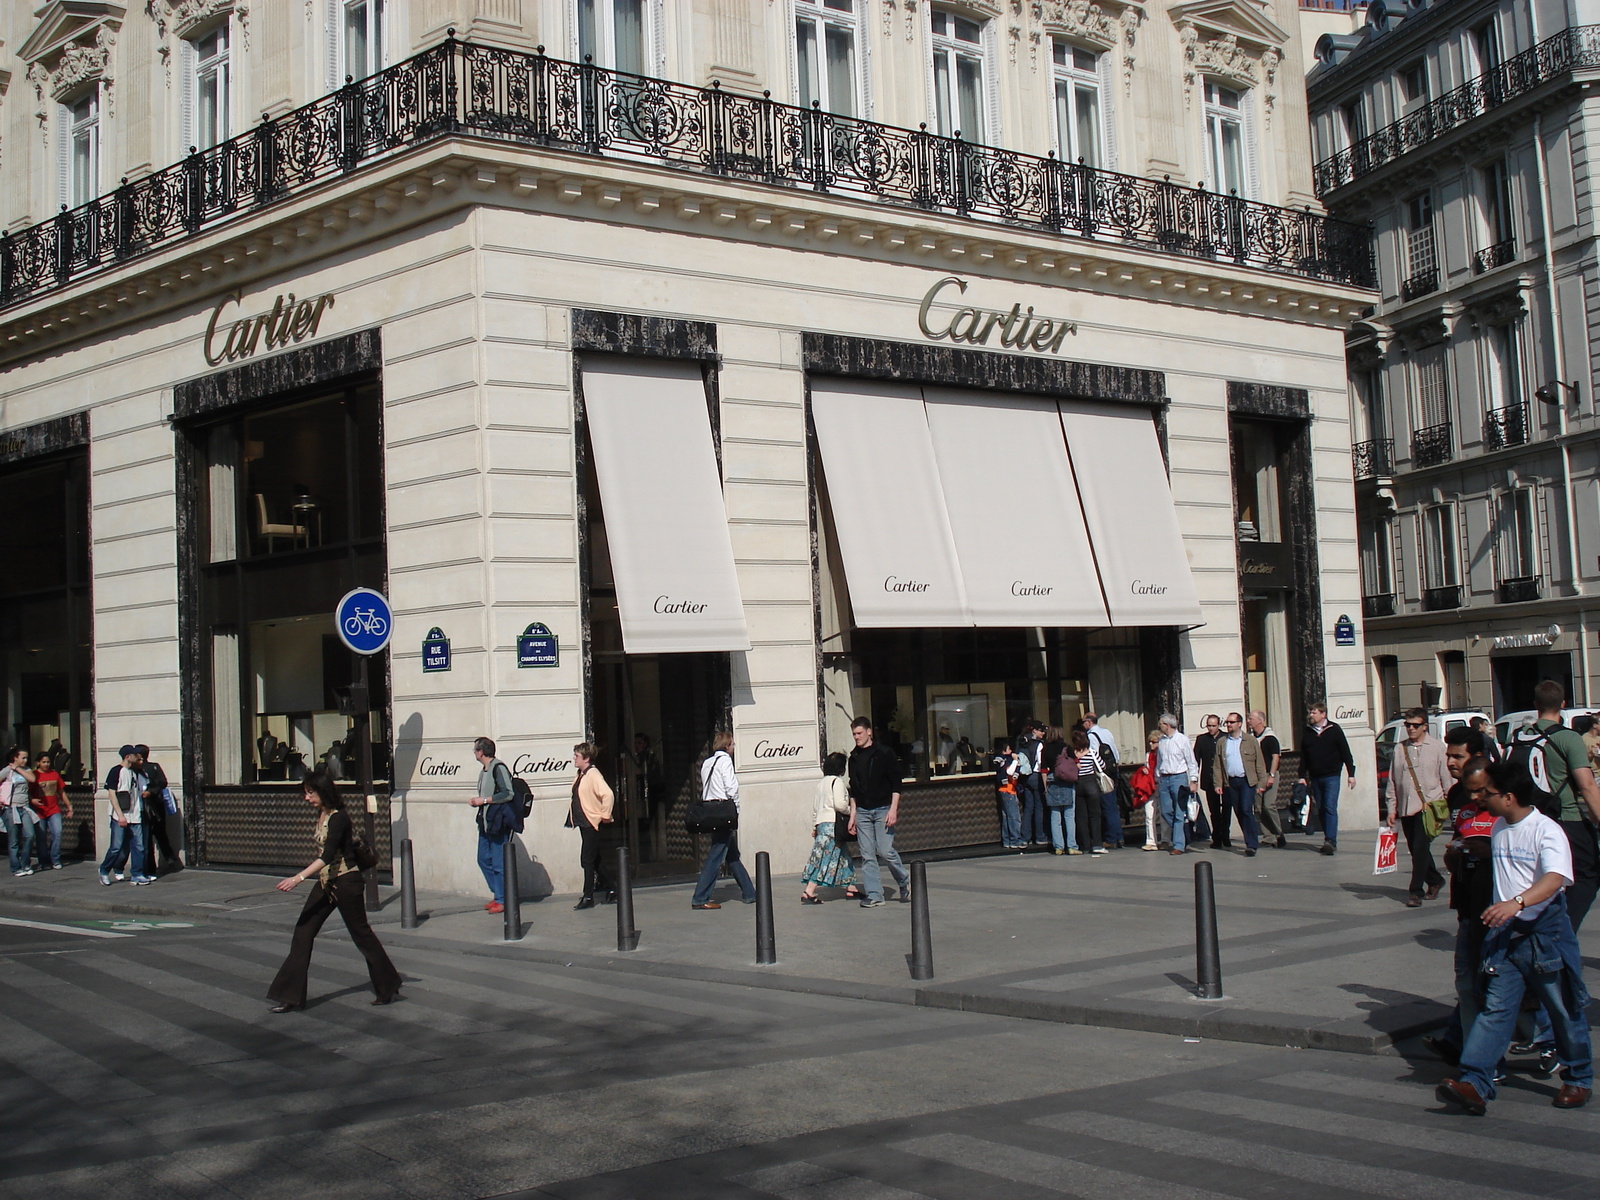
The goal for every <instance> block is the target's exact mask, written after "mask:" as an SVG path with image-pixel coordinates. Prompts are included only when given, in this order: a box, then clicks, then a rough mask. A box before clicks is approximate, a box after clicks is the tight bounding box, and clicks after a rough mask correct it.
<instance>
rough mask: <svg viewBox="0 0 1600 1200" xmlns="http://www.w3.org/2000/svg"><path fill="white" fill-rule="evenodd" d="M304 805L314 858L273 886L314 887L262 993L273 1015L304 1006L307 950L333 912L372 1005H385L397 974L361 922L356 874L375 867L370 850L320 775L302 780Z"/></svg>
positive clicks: (393, 996) (363, 906) (396, 992)
mask: <svg viewBox="0 0 1600 1200" xmlns="http://www.w3.org/2000/svg"><path fill="white" fill-rule="evenodd" d="M301 786H303V787H304V788H305V800H306V803H307V804H309V805H311V807H313V808H314V809H316V810H317V827H316V834H315V840H316V846H317V856H316V858H315V859H313V860H312V862H311V864H310V865H309V866H308V867H306V868H305V870H303V871H301V872H300V873H299V874H298V875H291V876H289V878H287V879H284V880H281V881H280V882H279V883H278V890H279V891H280V892H292V891H294V889H295V888H296V887H298V886H299V885H300V884H302V883H304V882H305V881H306V880H307V879H310V878H311V877H312V876H313V875H315V876H316V877H317V883H316V886H315V887H313V888H312V889H311V894H310V895H309V896H307V897H306V906H305V907H304V908H302V909H301V910H300V919H299V920H298V921H296V922H295V926H294V941H293V942H292V943H291V944H290V946H289V957H288V958H286V959H284V960H283V966H281V967H279V968H278V975H277V978H275V979H274V980H273V981H272V986H271V987H269V988H268V989H267V999H269V1000H272V1001H275V1003H274V1004H273V1007H272V1011H273V1012H275V1013H285V1012H297V1011H299V1010H300V1009H302V1008H304V1007H305V1006H306V976H307V975H308V974H309V973H310V969H311V948H312V946H313V945H314V944H315V942H316V940H317V934H318V932H319V931H320V930H321V929H322V923H323V922H324V921H326V920H327V919H328V917H329V916H330V915H331V914H332V913H333V911H334V910H335V909H338V911H339V915H340V916H341V917H343V918H344V927H345V928H346V929H348V930H349V931H350V940H351V941H353V942H354V943H355V944H356V948H357V949H359V950H360V951H361V953H362V954H363V955H365V956H366V960H367V975H368V977H369V978H370V979H371V980H372V992H373V999H372V1003H374V1004H391V1003H393V1002H394V1001H396V1000H398V999H399V998H400V972H399V971H396V970H395V969H394V964H393V963H392V962H390V961H389V956H388V954H386V953H385V952H384V949H383V943H382V942H380V941H378V935H377V934H375V933H373V932H372V926H371V925H370V924H368V923H367V903H366V896H365V891H364V888H363V886H362V879H361V875H362V872H363V871H369V870H371V869H372V868H373V867H375V866H376V865H377V858H376V856H375V855H374V854H373V852H372V850H371V848H370V847H368V846H366V845H364V844H363V843H362V842H361V840H360V838H359V837H357V835H356V830H355V825H354V823H353V822H352V821H351V820H350V815H349V814H348V813H346V812H345V811H344V800H343V798H342V797H341V796H340V795H339V790H338V788H336V787H335V786H334V783H333V780H332V779H331V778H329V777H328V775H327V773H326V772H323V771H313V772H311V774H309V775H307V776H306V777H305V780H304V781H303V782H302V785H301Z"/></svg>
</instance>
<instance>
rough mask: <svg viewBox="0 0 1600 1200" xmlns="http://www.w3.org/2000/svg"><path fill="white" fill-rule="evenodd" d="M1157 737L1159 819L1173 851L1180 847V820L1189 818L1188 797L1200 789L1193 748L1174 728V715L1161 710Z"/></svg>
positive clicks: (1181, 827) (1181, 845) (1181, 846)
mask: <svg viewBox="0 0 1600 1200" xmlns="http://www.w3.org/2000/svg"><path fill="white" fill-rule="evenodd" d="M1159 728H1160V730H1161V740H1160V741H1159V742H1158V743H1156V776H1157V786H1158V787H1159V789H1160V793H1159V794H1160V796H1161V819H1162V820H1164V821H1165V822H1167V824H1168V825H1170V826H1171V827H1172V851H1171V853H1173V854H1182V853H1183V850H1184V833H1183V825H1184V822H1185V821H1187V820H1188V819H1189V796H1190V794H1191V793H1193V792H1198V791H1199V790H1200V763H1199V760H1198V759H1196V758H1195V756H1194V747H1193V746H1191V745H1190V744H1189V739H1188V738H1187V737H1185V736H1184V734H1183V733H1181V732H1180V731H1179V729H1178V718H1177V717H1175V716H1173V714H1171V713H1162V714H1161V721H1160V724H1159Z"/></svg>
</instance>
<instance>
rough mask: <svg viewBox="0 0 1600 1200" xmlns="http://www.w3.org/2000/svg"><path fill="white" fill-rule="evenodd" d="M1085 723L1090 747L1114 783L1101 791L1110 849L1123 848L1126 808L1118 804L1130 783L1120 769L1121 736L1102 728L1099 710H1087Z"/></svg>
mask: <svg viewBox="0 0 1600 1200" xmlns="http://www.w3.org/2000/svg"><path fill="white" fill-rule="evenodd" d="M1081 723H1082V725H1083V731H1084V732H1085V733H1086V734H1088V735H1089V748H1090V749H1091V750H1093V751H1094V752H1095V757H1096V758H1098V759H1099V760H1100V765H1101V767H1103V768H1104V770H1105V773H1106V775H1107V777H1108V778H1109V779H1110V780H1111V783H1112V786H1111V787H1110V788H1103V789H1101V792H1100V817H1101V821H1102V822H1103V824H1104V825H1105V830H1104V833H1105V839H1106V849H1107V850H1121V849H1122V809H1121V808H1120V807H1119V806H1118V803H1117V791H1118V789H1123V790H1126V788H1127V786H1128V785H1127V783H1126V782H1125V781H1124V780H1123V778H1122V773H1121V772H1120V771H1118V770H1117V739H1116V738H1115V737H1113V736H1112V734H1111V731H1110V730H1109V729H1102V728H1101V726H1100V716H1099V714H1098V713H1092V712H1088V713H1084V714H1083V720H1082V722H1081Z"/></svg>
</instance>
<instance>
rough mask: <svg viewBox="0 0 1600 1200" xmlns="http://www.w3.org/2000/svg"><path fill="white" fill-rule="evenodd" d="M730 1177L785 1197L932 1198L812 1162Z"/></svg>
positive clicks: (820, 1199) (844, 1199) (787, 1199)
mask: <svg viewBox="0 0 1600 1200" xmlns="http://www.w3.org/2000/svg"><path fill="white" fill-rule="evenodd" d="M729 1179H730V1180H731V1182H733V1183H738V1184H743V1185H744V1186H745V1187H747V1188H750V1189H751V1190H752V1191H757V1192H765V1193H766V1194H767V1195H769V1196H778V1197H780V1198H781V1200H928V1197H927V1196H925V1195H924V1194H923V1193H921V1192H908V1191H906V1190H905V1189H904V1188H898V1187H894V1186H892V1185H891V1184H887V1183H879V1182H878V1181H877V1180H875V1179H863V1178H861V1176H859V1175H847V1174H845V1173H844V1172H842V1171H835V1170H833V1169H832V1168H830V1167H824V1166H820V1165H818V1164H817V1163H810V1162H792V1163H782V1164H780V1165H778V1166H775V1167H764V1168H762V1169H761V1170H759V1171H750V1172H747V1173H746V1174H743V1175H732V1176H729Z"/></svg>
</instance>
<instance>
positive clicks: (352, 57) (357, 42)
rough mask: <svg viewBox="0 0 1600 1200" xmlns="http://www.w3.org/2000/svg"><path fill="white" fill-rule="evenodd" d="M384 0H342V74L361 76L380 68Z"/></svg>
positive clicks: (383, 62) (385, 57) (386, 57)
mask: <svg viewBox="0 0 1600 1200" xmlns="http://www.w3.org/2000/svg"><path fill="white" fill-rule="evenodd" d="M385 7H386V0H344V22H343V30H344V74H346V75H348V76H349V77H350V78H352V79H365V78H366V77H367V76H368V75H375V74H377V73H378V72H379V71H381V70H383V67H384V64H385V63H386V62H387V60H388V55H387V54H386V53H385V50H384V39H385V28H384V26H385V17H386V15H387V14H386V13H385V12H384V9H385Z"/></svg>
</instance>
